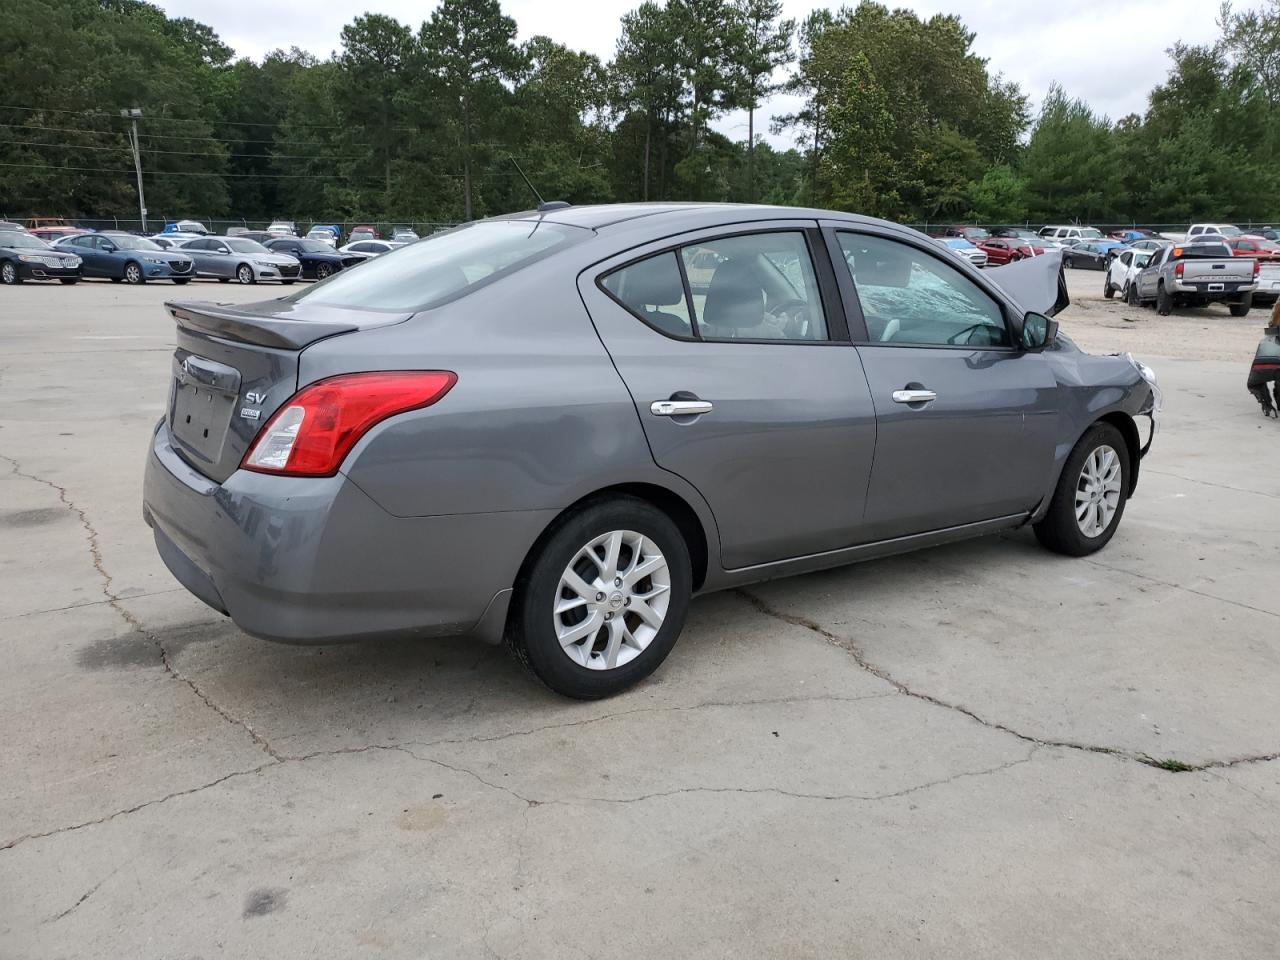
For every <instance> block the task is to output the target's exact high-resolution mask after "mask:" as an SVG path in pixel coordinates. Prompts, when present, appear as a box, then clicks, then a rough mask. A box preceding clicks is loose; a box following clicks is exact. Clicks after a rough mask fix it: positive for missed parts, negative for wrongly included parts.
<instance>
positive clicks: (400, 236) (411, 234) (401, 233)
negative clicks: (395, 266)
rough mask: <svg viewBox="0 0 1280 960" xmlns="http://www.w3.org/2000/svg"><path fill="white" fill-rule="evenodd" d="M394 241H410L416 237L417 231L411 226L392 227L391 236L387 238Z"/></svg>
mask: <svg viewBox="0 0 1280 960" xmlns="http://www.w3.org/2000/svg"><path fill="white" fill-rule="evenodd" d="M388 239H390V240H394V241H395V242H396V243H412V242H413V241H414V240H417V239H418V234H417V232H416V231H415V230H414V229H413V228H412V227H405V226H399V227H392V228H391V236H390V237H389V238H388Z"/></svg>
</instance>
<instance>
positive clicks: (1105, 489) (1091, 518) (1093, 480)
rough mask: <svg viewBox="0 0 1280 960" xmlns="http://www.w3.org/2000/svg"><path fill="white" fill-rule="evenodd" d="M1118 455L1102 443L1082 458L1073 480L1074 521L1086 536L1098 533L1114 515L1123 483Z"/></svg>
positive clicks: (1104, 528) (1100, 533)
mask: <svg viewBox="0 0 1280 960" xmlns="http://www.w3.org/2000/svg"><path fill="white" fill-rule="evenodd" d="M1122 480H1123V477H1122V471H1121V469H1120V457H1119V456H1118V455H1117V454H1116V452H1115V450H1114V449H1112V448H1111V447H1110V446H1108V445H1106V444H1103V445H1102V446H1100V447H1097V448H1095V449H1094V451H1093V452H1092V453H1091V454H1089V456H1088V457H1086V458H1085V461H1084V466H1083V467H1082V468H1081V470H1080V478H1079V480H1077V481H1076V525H1077V526H1079V527H1080V532H1081V533H1083V534H1084V535H1085V536H1086V537H1100V536H1102V534H1103V533H1105V532H1106V530H1107V528H1108V527H1109V526H1111V521H1112V520H1113V519H1115V515H1116V508H1117V507H1119V505H1120V491H1121V483H1122Z"/></svg>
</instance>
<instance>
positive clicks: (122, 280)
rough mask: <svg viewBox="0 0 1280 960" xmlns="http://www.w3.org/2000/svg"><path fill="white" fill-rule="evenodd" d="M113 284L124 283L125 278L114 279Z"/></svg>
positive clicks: (112, 279)
mask: <svg viewBox="0 0 1280 960" xmlns="http://www.w3.org/2000/svg"><path fill="white" fill-rule="evenodd" d="M111 282H112V283H124V277H112V278H111Z"/></svg>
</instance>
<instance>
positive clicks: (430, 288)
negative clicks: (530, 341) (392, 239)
mask: <svg viewBox="0 0 1280 960" xmlns="http://www.w3.org/2000/svg"><path fill="white" fill-rule="evenodd" d="M590 235H591V233H590V231H587V230H583V229H581V228H580V227H569V226H564V225H561V224H557V223H548V222H547V221H545V220H486V221H483V222H480V223H473V224H470V225H469V226H465V227H459V228H458V229H456V230H450V231H449V232H447V233H441V234H437V235H435V236H432V237H428V238H427V239H426V240H420V241H418V242H417V243H413V244H410V245H408V246H405V247H400V248H399V249H396V250H392V251H391V252H390V253H387V254H384V255H383V256H381V257H378V258H377V259H376V260H369V261H367V262H366V263H364V264H362V265H361V267H360V269H359V270H350V271H348V270H343V271H342V272H341V273H337V274H334V275H333V276H332V277H331V278H330V279H328V280H326V281H325V282H324V283H318V284H316V285H315V286H313V287H308V288H306V289H303V290H299V291H298V292H297V293H295V294H292V295H291V296H289V297H286V298H285V299H286V300H306V301H308V302H311V303H325V304H331V305H333V306H337V307H355V308H358V309H366V310H421V309H424V308H426V307H429V306H433V305H435V304H437V303H441V302H443V301H445V300H449V299H452V298H454V297H457V296H459V295H460V294H462V293H465V292H467V291H469V290H471V289H474V288H475V287H478V286H481V285H482V284H484V283H487V282H488V281H490V280H496V279H497V278H499V277H502V276H505V275H507V274H509V273H513V272H515V271H516V270H519V269H520V268H521V267H525V266H527V265H529V264H530V263H533V262H534V261H536V260H539V259H541V258H542V257H545V256H547V255H548V254H550V253H552V252H553V251H555V250H558V249H560V248H561V247H564V246H567V245H568V244H571V243H576V242H578V241H580V240H584V239H586V238H587V237H589V236H590Z"/></svg>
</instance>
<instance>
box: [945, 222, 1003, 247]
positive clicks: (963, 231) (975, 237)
mask: <svg viewBox="0 0 1280 960" xmlns="http://www.w3.org/2000/svg"><path fill="white" fill-rule="evenodd" d="M941 236H944V237H964V239H966V240H968V241H969V242H970V243H981V242H982V241H983V240H985V239H987V237H989V236H991V234H989V233H987V231H986V230H984V229H982V227H962V226H954V227H947V228H946V229H945V230H943V231H942V233H941Z"/></svg>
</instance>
